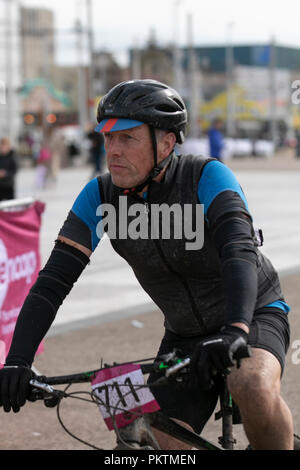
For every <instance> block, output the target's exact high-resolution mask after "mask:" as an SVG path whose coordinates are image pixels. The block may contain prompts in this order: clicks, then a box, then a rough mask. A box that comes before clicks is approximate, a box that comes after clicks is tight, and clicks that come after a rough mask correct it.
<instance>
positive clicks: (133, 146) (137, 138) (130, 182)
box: [104, 124, 153, 188]
mask: <svg viewBox="0 0 300 470" xmlns="http://www.w3.org/2000/svg"><path fill="white" fill-rule="evenodd" d="M104 137H105V151H106V158H107V167H108V170H109V171H110V173H111V176H112V181H113V184H115V185H116V186H119V187H120V188H131V187H134V186H137V185H138V184H140V183H141V182H143V181H144V180H145V179H146V177H147V175H148V174H149V172H150V171H151V170H152V168H153V149H152V142H151V138H150V132H149V128H148V126H147V125H146V124H143V125H141V126H139V127H134V128H132V129H126V130H122V131H114V132H105V133H104Z"/></svg>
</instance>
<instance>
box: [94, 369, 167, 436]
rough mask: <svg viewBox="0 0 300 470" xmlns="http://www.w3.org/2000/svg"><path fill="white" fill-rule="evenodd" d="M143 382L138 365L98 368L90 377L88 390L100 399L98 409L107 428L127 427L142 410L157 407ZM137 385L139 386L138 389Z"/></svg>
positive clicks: (152, 410)
mask: <svg viewBox="0 0 300 470" xmlns="http://www.w3.org/2000/svg"><path fill="white" fill-rule="evenodd" d="M144 385H145V381H144V376H143V374H142V371H141V368H140V366H139V365H136V364H125V365H122V366H115V367H110V368H107V369H104V370H101V371H99V372H98V373H97V374H96V376H95V377H94V378H93V380H92V389H93V391H94V392H95V395H96V396H97V397H98V398H99V399H100V400H101V404H100V405H99V409H100V412H101V414H102V416H103V418H104V421H105V423H106V425H107V427H108V429H109V430H112V429H114V427H113V420H114V421H115V424H116V426H117V427H118V428H122V427H124V426H127V425H128V424H129V423H131V422H133V421H134V420H135V419H136V418H138V417H139V416H141V415H142V414H145V413H153V412H154V411H157V410H159V405H158V403H157V401H156V400H155V398H154V396H153V395H152V393H151V391H150V390H149V388H148V387H143V386H144ZM139 387H141V388H139Z"/></svg>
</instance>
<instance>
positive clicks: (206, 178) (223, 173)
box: [198, 160, 252, 225]
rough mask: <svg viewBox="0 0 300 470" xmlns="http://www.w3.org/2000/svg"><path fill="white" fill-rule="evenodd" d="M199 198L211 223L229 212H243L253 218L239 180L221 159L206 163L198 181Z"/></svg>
mask: <svg viewBox="0 0 300 470" xmlns="http://www.w3.org/2000/svg"><path fill="white" fill-rule="evenodd" d="M198 198H199V201H200V203H201V204H203V205H204V214H205V217H206V220H207V221H208V223H209V224H210V225H212V224H213V223H214V222H215V221H216V220H217V219H218V218H219V217H221V216H223V215H225V214H226V213H229V212H242V213H244V214H246V215H248V216H249V217H250V219H252V217H251V214H250V211H249V207H248V202H247V199H246V197H245V194H244V192H243V190H242V188H241V186H240V184H239V182H238V181H237V179H236V177H235V175H234V174H233V172H232V171H231V170H230V168H228V167H227V166H226V165H224V164H223V163H221V162H219V161H216V160H213V161H210V162H209V163H207V164H206V165H205V167H204V169H203V172H202V175H201V178H200V180H199V183H198Z"/></svg>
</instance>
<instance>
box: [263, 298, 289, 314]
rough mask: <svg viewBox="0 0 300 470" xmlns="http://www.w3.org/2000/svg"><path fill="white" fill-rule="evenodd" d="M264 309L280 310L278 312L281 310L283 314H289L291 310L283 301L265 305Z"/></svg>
mask: <svg viewBox="0 0 300 470" xmlns="http://www.w3.org/2000/svg"><path fill="white" fill-rule="evenodd" d="M265 307H276V308H280V310H283V311H284V312H285V313H289V311H290V310H291V307H290V306H289V305H288V304H287V303H286V302H283V300H276V302H272V303H271V304H268V305H265Z"/></svg>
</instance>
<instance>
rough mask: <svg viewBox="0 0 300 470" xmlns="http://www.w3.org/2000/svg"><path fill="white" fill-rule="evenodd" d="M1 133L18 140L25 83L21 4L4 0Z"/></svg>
mask: <svg viewBox="0 0 300 470" xmlns="http://www.w3.org/2000/svg"><path fill="white" fill-rule="evenodd" d="M0 18H1V22H0V137H3V136H9V137H10V138H11V140H12V141H13V142H14V143H15V141H16V139H17V137H18V134H19V129H20V125H21V120H20V113H19V99H18V89H19V87H20V85H21V56H20V37H19V29H18V28H19V20H20V16H19V5H18V1H17V0H9V1H7V0H5V1H4V0H0Z"/></svg>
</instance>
